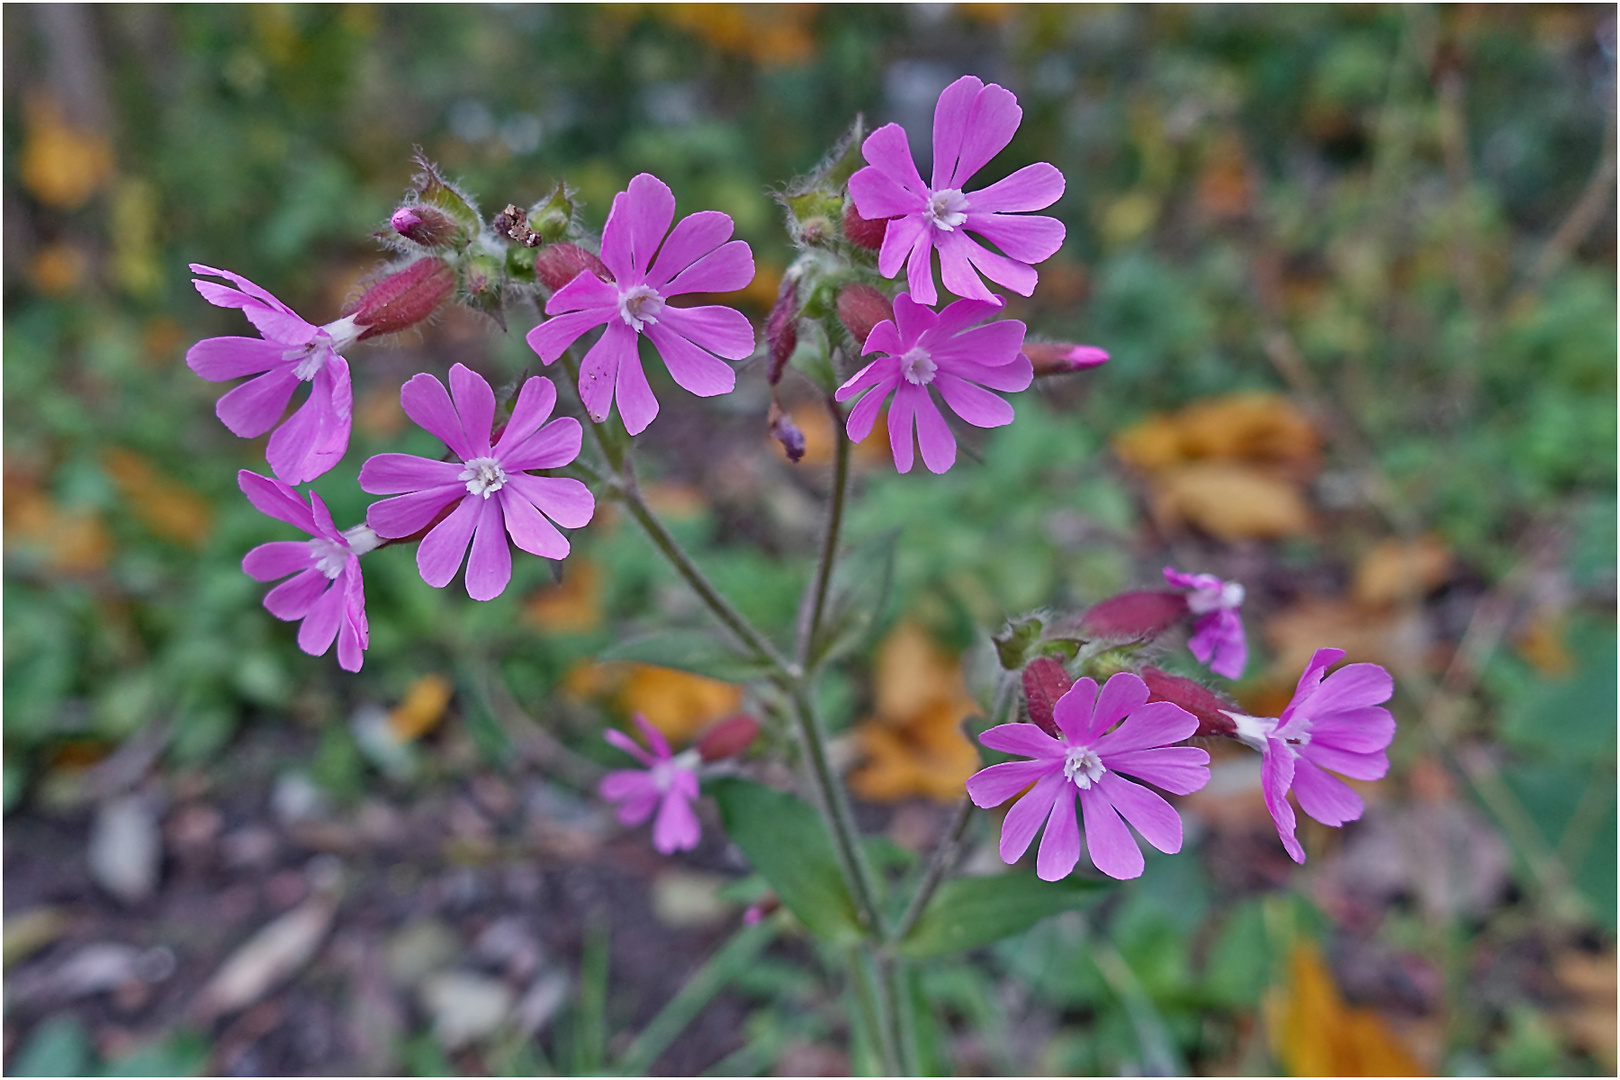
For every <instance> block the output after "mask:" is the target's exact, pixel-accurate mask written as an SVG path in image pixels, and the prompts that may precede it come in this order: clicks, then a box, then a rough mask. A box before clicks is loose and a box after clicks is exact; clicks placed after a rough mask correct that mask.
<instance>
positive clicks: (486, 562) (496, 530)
mask: <svg viewBox="0 0 1620 1080" xmlns="http://www.w3.org/2000/svg"><path fill="white" fill-rule="evenodd" d="M467 502H470V503H477V504H478V523H477V525H476V526H475V527H474V531H473V537H472V551H471V553H470V554H468V556H467V595H468V596H470V597H472V598H473V599H474V600H493V599H495V598H496V597H497V596H499V595H501V593H503V592H505V591H506V584H507V582H509V581H511V580H512V549H511V548H509V547H507V545H506V523H505V521H504V520H503V519H502V515H501V500H500V499H495V498H490V499H484V498H469V499H468V500H467ZM424 543H425V541H424Z"/></svg>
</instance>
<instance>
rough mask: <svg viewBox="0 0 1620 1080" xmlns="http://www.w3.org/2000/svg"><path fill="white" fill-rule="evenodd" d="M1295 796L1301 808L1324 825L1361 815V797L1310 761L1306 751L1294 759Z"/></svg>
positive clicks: (1350, 819) (1338, 822)
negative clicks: (1305, 753) (1305, 754)
mask: <svg viewBox="0 0 1620 1080" xmlns="http://www.w3.org/2000/svg"><path fill="white" fill-rule="evenodd" d="M1294 797H1295V798H1296V799H1298V800H1299V808H1300V809H1301V810H1303V811H1305V812H1306V813H1307V814H1309V815H1311V817H1313V818H1315V819H1316V820H1317V821H1320V822H1321V823H1322V824H1324V825H1334V826H1338V825H1343V824H1344V823H1345V822H1347V821H1355V820H1356V819H1357V818H1359V817H1361V811H1362V810H1363V809H1364V807H1363V805H1362V802H1361V796H1360V795H1357V794H1356V793H1355V792H1354V791H1351V790H1350V786H1349V785H1348V784H1346V783H1345V782H1344V781H1343V780H1339V779H1336V778H1334V777H1332V776H1329V775H1328V774H1327V773H1325V772H1323V771H1322V770H1321V769H1319V768H1317V767H1316V766H1315V765H1313V764H1311V761H1310V759H1309V758H1307V757H1305V756H1304V755H1303V754H1301V755H1300V756H1299V758H1298V759H1296V760H1295V762H1294Z"/></svg>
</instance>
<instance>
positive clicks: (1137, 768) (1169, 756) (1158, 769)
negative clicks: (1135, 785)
mask: <svg viewBox="0 0 1620 1080" xmlns="http://www.w3.org/2000/svg"><path fill="white" fill-rule="evenodd" d="M1103 764H1105V765H1106V766H1108V768H1110V769H1113V770H1114V771H1115V772H1118V773H1122V774H1124V775H1126V776H1134V777H1136V778H1137V779H1138V780H1145V781H1147V782H1148V783H1150V784H1153V785H1154V786H1156V787H1161V788H1163V789H1164V790H1166V791H1168V792H1170V793H1171V794H1174V795H1190V794H1192V793H1193V792H1195V791H1197V790H1198V789H1199V788H1201V787H1203V786H1204V785H1205V784H1207V783H1209V769H1208V765H1209V754H1208V752H1207V751H1204V750H1201V749H1199V748H1198V747H1196V746H1158V747H1154V748H1152V749H1150V750H1127V751H1126V752H1124V753H1122V754H1109V755H1107V757H1105V758H1104V760H1103Z"/></svg>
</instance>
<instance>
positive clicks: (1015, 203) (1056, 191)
mask: <svg viewBox="0 0 1620 1080" xmlns="http://www.w3.org/2000/svg"><path fill="white" fill-rule="evenodd" d="M1063 188H1064V180H1063V174H1062V173H1061V172H1059V171H1058V168H1057V166H1055V165H1049V164H1047V163H1046V162H1044V161H1037V162H1035V163H1034V164H1033V165H1025V166H1024V167H1023V168H1022V169H1019V170H1018V171H1017V172H1015V173H1013V174H1012V175H1011V176H1008V177H1004V178H1003V179H1000V180H997V181H996V182H995V183H993V184H991V185H990V186H989V187H983V188H980V189H979V190H977V191H975V192H973V193H972V197H971V198H969V200H968V207H969V209H968V217H969V219H970V220H971V219H973V218H975V217H977V216H978V215H981V214H984V215H989V214H1010V213H1018V212H1021V211H1026V210H1045V209H1046V208H1047V207H1048V206H1051V205H1052V204H1053V203H1055V202H1057V201H1058V199H1059V198H1061V197H1062V196H1063ZM1046 220H1048V221H1050V220H1051V218H1047V219H1046ZM1060 227H1061V226H1060ZM968 228H973V226H972V225H971V224H970V225H969V226H968ZM991 239H994V238H993V237H992V238H991ZM1047 254H1048V255H1050V254H1051V252H1047ZM1015 257H1016V256H1015Z"/></svg>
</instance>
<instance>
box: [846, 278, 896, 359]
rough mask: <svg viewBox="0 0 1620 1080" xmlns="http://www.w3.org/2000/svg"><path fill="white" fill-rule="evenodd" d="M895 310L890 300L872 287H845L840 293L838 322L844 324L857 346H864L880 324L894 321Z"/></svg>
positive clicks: (858, 285)
mask: <svg viewBox="0 0 1620 1080" xmlns="http://www.w3.org/2000/svg"><path fill="white" fill-rule="evenodd" d="M893 318H894V308H893V307H892V306H891V305H890V304H889V298H888V297H886V296H884V295H883V294H882V293H880V292H878V291H877V290H876V289H874V288H872V286H870V285H862V284H860V283H858V282H857V283H856V284H854V285H845V286H844V287H843V289H842V290H841V291H840V292H839V293H838V321H839V322H841V323H843V324H844V329H845V330H848V331H849V336H850V337H852V338H854V339H855V344H856V345H860V346H864V345H865V344H866V338H867V335H869V334H871V332H872V328H873V327H874V326H876V325H877V324H878V323H880V322H885V321H889V320H892V319H893Z"/></svg>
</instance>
